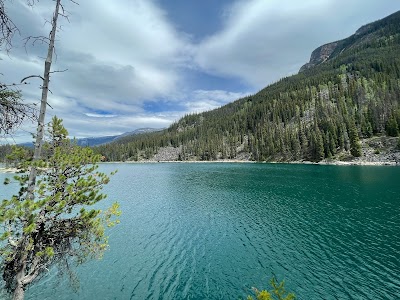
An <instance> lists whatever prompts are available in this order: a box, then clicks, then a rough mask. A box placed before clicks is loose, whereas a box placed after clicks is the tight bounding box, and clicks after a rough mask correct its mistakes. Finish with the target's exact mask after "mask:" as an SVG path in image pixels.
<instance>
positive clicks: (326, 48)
mask: <svg viewBox="0 0 400 300" xmlns="http://www.w3.org/2000/svg"><path fill="white" fill-rule="evenodd" d="M338 44H339V42H333V43H329V44H325V45H322V46H321V47H318V48H317V49H315V50H314V51H313V52H312V53H311V58H310V61H309V62H308V63H306V64H305V65H304V66H302V67H301V68H300V72H303V71H305V70H308V69H310V68H312V67H314V66H316V65H319V64H320V63H323V62H324V61H326V60H328V59H329V57H330V56H331V54H332V53H333V52H334V51H335V49H336V47H337V45H338Z"/></svg>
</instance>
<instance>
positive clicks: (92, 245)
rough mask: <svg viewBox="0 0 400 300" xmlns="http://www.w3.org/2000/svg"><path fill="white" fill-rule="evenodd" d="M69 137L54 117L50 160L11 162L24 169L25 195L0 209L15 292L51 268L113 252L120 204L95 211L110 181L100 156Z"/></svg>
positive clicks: (5, 272)
mask: <svg viewBox="0 0 400 300" xmlns="http://www.w3.org/2000/svg"><path fill="white" fill-rule="evenodd" d="M67 135H68V132H67V131H66V129H65V128H64V127H63V125H62V120H60V119H58V118H56V117H54V118H53V120H52V122H51V126H50V127H49V138H50V140H49V141H48V142H47V143H46V144H45V146H44V147H45V149H46V151H45V153H46V157H45V158H43V159H41V160H39V161H36V162H34V163H33V162H32V160H29V159H28V160H26V159H25V157H26V152H25V151H22V150H18V149H17V151H14V153H13V154H12V156H11V157H9V159H12V158H13V159H15V161H16V164H17V165H16V166H17V167H18V168H19V169H20V170H21V172H20V173H18V175H17V176H15V177H14V178H13V180H15V181H17V182H18V183H19V184H20V186H21V188H20V191H19V193H18V194H16V195H14V196H12V198H11V199H5V200H3V201H2V202H1V204H0V222H1V223H2V224H3V228H4V229H3V230H2V232H1V233H2V234H1V237H0V246H1V247H0V254H1V256H2V264H1V271H2V276H3V280H4V282H5V284H6V288H7V289H8V291H9V292H11V293H12V292H13V291H14V290H15V289H16V287H17V285H18V286H20V285H22V288H23V289H25V288H26V287H27V286H28V285H29V284H31V283H32V282H34V281H35V280H37V279H38V278H40V277H41V276H42V275H44V274H45V273H46V272H47V271H48V269H49V267H50V266H53V265H56V264H59V265H60V266H61V265H63V266H68V263H70V262H71V261H75V262H77V263H82V262H84V261H86V260H87V259H89V258H93V257H100V256H101V254H102V253H103V251H104V250H105V249H106V248H107V237H106V236H105V228H106V227H107V226H113V225H115V224H116V223H117V222H118V221H117V220H115V217H116V216H118V215H119V213H120V212H119V209H118V204H117V203H114V204H113V205H112V206H111V207H110V208H109V209H108V210H106V211H101V210H100V209H97V208H92V206H93V205H95V204H96V203H98V202H99V201H101V200H103V199H104V198H106V195H105V194H103V193H101V190H102V188H103V186H104V185H105V184H107V183H108V182H109V177H108V176H107V175H106V174H105V173H102V172H99V171H98V170H97V169H98V165H97V163H98V162H99V161H100V156H99V155H96V154H94V153H93V151H92V150H91V149H89V148H82V147H78V146H76V145H75V144H74V143H73V142H71V141H70V140H69V139H67ZM32 164H35V167H37V168H38V169H39V170H40V173H39V177H38V181H37V184H36V188H35V190H34V198H33V199H31V198H30V197H28V196H27V182H28V172H27V171H28V170H29V168H31V167H32ZM9 183H10V180H6V182H5V184H9Z"/></svg>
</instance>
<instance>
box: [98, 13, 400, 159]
mask: <svg viewBox="0 0 400 300" xmlns="http://www.w3.org/2000/svg"><path fill="white" fill-rule="evenodd" d="M399 101H400V12H398V13H395V14H393V15H391V16H389V17H387V18H385V19H382V20H380V21H377V22H374V23H371V24H368V25H366V26H363V27H362V28H360V29H359V30H358V31H357V32H356V34H354V35H352V36H351V37H349V38H347V39H344V40H342V41H339V42H337V45H336V47H335V48H334V49H333V52H332V53H331V54H330V56H329V58H328V59H327V60H326V61H324V62H322V63H320V64H318V65H316V66H313V67H311V68H309V69H305V70H302V72H300V73H299V74H297V75H294V76H291V77H287V78H283V79H281V80H279V81H278V82H276V83H275V84H272V85H270V86H268V87H266V88H265V89H263V90H261V91H259V92H258V93H256V94H255V95H251V96H248V97H245V98H243V99H239V100H237V101H235V102H233V103H230V104H228V105H225V106H223V107H221V108H218V109H215V110H212V111H208V112H204V113H200V114H191V115H187V116H185V117H183V118H182V119H180V120H179V121H178V122H176V123H174V124H173V125H172V126H170V127H169V128H168V129H166V130H164V131H161V132H156V133H151V134H145V135H140V136H136V137H126V138H125V139H121V140H120V141H118V142H117V143H111V144H107V145H103V146H100V147H98V148H96V151H98V152H99V153H101V154H102V155H104V156H105V158H106V159H107V160H110V161H121V160H122V161H123V160H141V159H147V158H151V157H153V156H154V154H156V153H157V152H158V151H159V149H160V148H162V147H167V146H170V147H174V148H179V156H178V160H216V159H235V158H238V157H241V158H247V159H249V160H256V161H293V160H311V161H320V160H322V159H325V158H332V157H333V158H340V157H345V156H353V157H357V156H360V155H362V153H361V146H360V142H359V141H360V139H365V138H370V137H373V136H393V137H396V136H398V135H399V124H400V107H399Z"/></svg>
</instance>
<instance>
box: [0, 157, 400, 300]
mask: <svg viewBox="0 0 400 300" xmlns="http://www.w3.org/2000/svg"><path fill="white" fill-rule="evenodd" d="M101 169H102V170H104V171H107V172H110V171H112V170H115V169H118V170H119V172H118V173H117V174H116V175H115V176H114V177H113V178H112V180H111V182H110V184H109V185H108V186H107V188H106V189H105V191H106V192H107V193H108V194H109V198H108V200H106V201H108V203H111V202H114V201H116V200H118V201H119V202H120V204H121V209H122V211H123V215H122V217H121V224H120V225H118V226H116V227H115V228H112V229H111V230H110V231H109V236H110V239H109V244H110V249H109V250H108V251H107V252H106V253H105V256H104V258H103V259H102V260H100V261H91V262H89V263H87V264H85V265H82V266H80V267H78V268H77V273H78V277H79V278H80V288H79V290H78V292H77V293H74V292H73V290H72V289H71V288H70V287H69V284H68V280H67V279H66V276H64V277H59V276H56V275H54V274H53V273H54V272H50V274H49V275H48V276H46V277H44V278H43V279H42V280H41V281H40V282H38V283H37V284H36V285H35V286H33V287H32V288H30V289H29V290H28V291H27V294H26V299H30V300H39V299H40V300H44V299H52V300H53V299H238V298H240V297H243V298H245V297H246V295H248V294H251V287H253V286H255V287H258V288H266V287H269V284H268V282H269V279H270V278H271V277H272V276H276V277H277V278H278V280H282V279H285V281H286V287H287V289H288V290H291V291H293V292H295V294H296V296H297V299H304V300H305V299H400V168H397V167H365V166H363V167H361V166H318V165H286V164H233V163H232V164H230V163H223V164H222V163H207V164H195V163H193V164H173V163H165V164H164V163H163V164H105V165H102V166H101ZM4 177H5V174H0V180H1V181H2V180H3V178H4ZM10 188H16V187H15V186H14V187H13V186H12V185H10V186H7V187H6V188H5V187H3V186H2V187H1V188H0V196H6V195H7V193H10V190H7V189H10Z"/></svg>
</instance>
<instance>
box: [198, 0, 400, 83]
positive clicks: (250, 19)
mask: <svg viewBox="0 0 400 300" xmlns="http://www.w3.org/2000/svg"><path fill="white" fill-rule="evenodd" d="M389 6H391V7H389ZM396 6H397V7H398V8H400V4H399V3H397V4H396V3H394V2H393V1H390V0H382V1H359V0H350V1H349V0H306V1H293V0H268V1H266V0H240V1H236V2H235V3H234V5H232V6H231V7H230V8H229V9H227V10H226V11H225V14H224V16H225V26H224V28H223V30H222V31H220V32H217V33H216V34H214V35H213V36H211V37H208V38H207V39H205V40H203V41H202V42H201V43H200V44H199V45H198V48H197V50H196V52H195V61H196V62H197V64H198V66H199V67H200V68H202V69H204V70H206V71H207V72H209V73H211V74H216V75H219V76H228V77H236V78H239V79H242V80H243V81H244V82H246V83H248V84H250V85H252V86H253V87H255V88H262V87H264V86H266V85H267V84H270V83H272V82H275V81H277V80H278V79H280V78H281V77H284V76H288V75H291V74H294V73H297V72H298V70H299V68H300V67H301V66H302V65H303V64H304V63H306V62H307V61H308V59H309V57H310V54H311V52H312V50H314V49H315V48H316V47H318V46H320V45H322V44H324V43H327V42H332V41H334V40H336V39H342V38H346V37H347V36H349V35H351V34H352V33H354V31H355V30H356V29H357V28H358V27H360V26H361V25H363V24H364V23H367V22H370V21H374V20H376V19H377V18H379V17H384V16H385V13H382V11H383V10H387V11H388V12H393V9H394V7H396ZM359 19H361V20H362V21H358V20H359Z"/></svg>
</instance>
